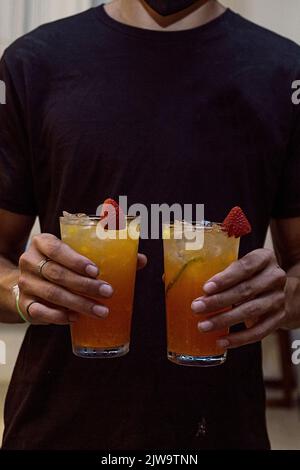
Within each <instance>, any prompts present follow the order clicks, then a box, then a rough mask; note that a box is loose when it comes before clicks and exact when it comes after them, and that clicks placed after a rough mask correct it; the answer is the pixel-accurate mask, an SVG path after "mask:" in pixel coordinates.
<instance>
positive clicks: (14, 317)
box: [0, 269, 22, 323]
mask: <svg viewBox="0 0 300 470" xmlns="http://www.w3.org/2000/svg"><path fill="white" fill-rule="evenodd" d="M19 276H20V272H19V270H18V269H12V270H9V272H6V273H4V275H2V276H1V280H0V322H2V323H22V320H21V318H20V316H19V314H18V312H17V309H16V297H15V295H14V292H13V287H14V285H16V284H17V283H18V280H19Z"/></svg>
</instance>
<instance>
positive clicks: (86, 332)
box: [60, 215, 139, 358]
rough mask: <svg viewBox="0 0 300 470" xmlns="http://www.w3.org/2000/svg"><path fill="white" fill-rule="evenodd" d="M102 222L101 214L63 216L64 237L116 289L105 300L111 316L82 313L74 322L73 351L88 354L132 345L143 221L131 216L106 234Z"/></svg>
mask: <svg viewBox="0 0 300 470" xmlns="http://www.w3.org/2000/svg"><path fill="white" fill-rule="evenodd" d="M100 222H101V217H100V218H99V217H87V216H82V217H78V216H76V215H75V216H72V215H67V216H65V217H61V218H60V225H61V237H62V240H63V241H64V242H65V243H67V244H68V245H69V246H70V247H71V248H73V249H74V250H75V251H77V252H78V253H80V254H82V255H84V256H86V257H87V258H89V259H90V260H91V261H93V262H94V263H95V264H96V265H97V266H98V268H99V272H100V277H101V279H102V280H103V281H106V282H108V283H109V284H110V285H111V286H112V287H113V289H114V295H113V296H112V298H110V299H105V300H104V299H103V300H101V303H102V304H103V305H106V306H107V307H108V308H109V311H110V313H109V315H108V317H107V318H104V319H98V318H93V317H89V316H87V315H84V314H79V317H78V320H77V321H76V322H74V323H73V324H72V325H71V336H72V345H73V352H74V354H75V355H76V356H79V357H84V358H114V357H120V356H124V355H125V354H127V353H128V351H129V345H130V331H131V317H132V308H133V298H134V286H135V276H136V266H137V256H138V243H139V224H138V221H137V220H136V219H135V218H134V217H131V218H130V217H127V218H126V224H125V227H124V228H123V229H121V230H106V234H105V235H106V236H103V232H104V229H103V228H101V230H100V231H99V223H100ZM99 234H101V236H100V235H99Z"/></svg>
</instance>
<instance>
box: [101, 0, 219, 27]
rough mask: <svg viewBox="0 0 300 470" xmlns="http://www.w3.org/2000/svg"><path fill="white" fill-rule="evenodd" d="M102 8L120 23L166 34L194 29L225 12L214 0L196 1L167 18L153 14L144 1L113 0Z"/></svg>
mask: <svg viewBox="0 0 300 470" xmlns="http://www.w3.org/2000/svg"><path fill="white" fill-rule="evenodd" d="M104 8H105V11H106V13H107V14H108V15H109V16H111V17H112V18H113V19H114V20H116V21H118V22H120V23H124V24H127V25H129V26H135V27H137V28H141V29H152V30H157V31H166V32H167V31H181V30H186V29H192V28H196V27H198V26H201V25H204V24H206V23H209V22H210V21H212V20H214V19H215V18H217V17H218V16H220V15H221V14H222V13H224V11H225V8H224V7H223V5H221V4H220V3H218V1H216V0H198V1H197V2H196V3H194V4H193V5H192V6H190V7H189V8H186V9H185V10H183V11H181V12H179V13H176V14H174V15H170V16H167V17H164V16H161V15H158V14H157V13H155V12H154V11H153V10H152V9H151V8H150V7H149V6H148V5H147V4H146V3H145V2H144V0H113V1H112V2H111V3H108V4H107V5H105V7H104Z"/></svg>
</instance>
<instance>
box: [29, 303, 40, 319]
mask: <svg viewBox="0 0 300 470" xmlns="http://www.w3.org/2000/svg"><path fill="white" fill-rule="evenodd" d="M33 304H38V302H37V301H36V300H33V301H32V302H30V304H29V305H27V307H26V312H27V315H28V317H29V318H30V319H31V320H33V318H32V316H31V313H30V307H31V306H32V305H33Z"/></svg>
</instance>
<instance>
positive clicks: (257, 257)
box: [203, 249, 274, 295]
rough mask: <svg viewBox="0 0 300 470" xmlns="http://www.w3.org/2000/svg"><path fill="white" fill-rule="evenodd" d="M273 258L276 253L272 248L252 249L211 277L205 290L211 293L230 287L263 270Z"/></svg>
mask: <svg viewBox="0 0 300 470" xmlns="http://www.w3.org/2000/svg"><path fill="white" fill-rule="evenodd" d="M272 260H274V253H273V252H272V251H271V250H266V249H259V250H255V251H252V252H251V253H248V254H247V255H246V256H244V257H243V258H241V259H240V260H238V261H234V262H233V263H232V264H231V265H230V266H229V267H228V268H226V269H225V270H224V271H222V272H221V273H218V274H216V275H215V276H213V277H212V278H211V279H209V281H207V283H206V284H205V285H204V287H203V290H204V292H205V293H206V294H209V295H210V294H214V293H216V292H221V291H223V290H225V289H229V288H230V287H232V286H235V285H236V284H239V283H241V282H243V281H246V280H247V279H250V278H251V277H252V276H254V275H255V274H256V273H258V272H260V271H262V270H263V269H264V268H266V266H267V265H268V264H270V263H271V261H272Z"/></svg>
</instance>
